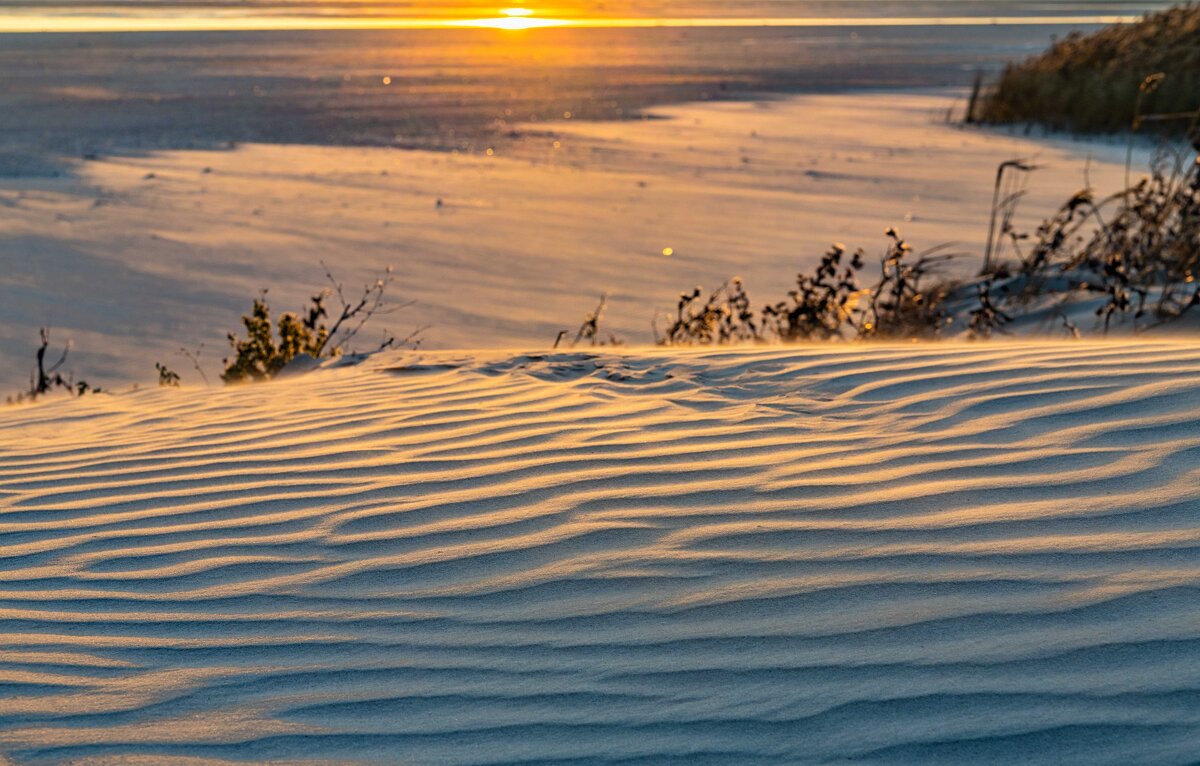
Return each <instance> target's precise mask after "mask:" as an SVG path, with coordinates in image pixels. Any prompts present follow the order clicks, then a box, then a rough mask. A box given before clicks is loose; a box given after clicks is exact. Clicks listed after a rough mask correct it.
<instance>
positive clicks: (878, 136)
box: [0, 92, 1144, 390]
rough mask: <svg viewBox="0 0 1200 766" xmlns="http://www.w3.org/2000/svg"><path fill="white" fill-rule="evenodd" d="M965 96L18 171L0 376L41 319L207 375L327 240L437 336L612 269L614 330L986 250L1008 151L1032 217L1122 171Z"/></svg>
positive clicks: (541, 334) (508, 323)
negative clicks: (1024, 177) (182, 351)
mask: <svg viewBox="0 0 1200 766" xmlns="http://www.w3.org/2000/svg"><path fill="white" fill-rule="evenodd" d="M955 103H956V101H955V95H954V94H947V93H946V92H937V93H895V92H891V93H888V92H880V93H865V94H852V95H809V96H802V97H796V98H792V99H786V100H774V101H763V102H759V103H747V102H729V103H717V104H700V105H689V106H677V107H662V108H659V109H656V110H655V114H656V115H657V116H658V117H661V118H664V119H654V120H646V121H642V122H622V123H605V122H584V121H579V120H576V119H571V120H565V121H560V122H558V123H555V124H552V125H547V124H540V125H538V126H528V125H526V126H521V127H520V132H519V136H518V137H517V138H515V139H512V140H511V141H507V142H506V143H504V144H503V145H500V144H498V145H497V148H496V151H495V153H494V156H491V157H489V156H486V155H485V154H475V155H466V154H461V155H450V154H446V153H438V152H426V151H396V150H394V149H382V148H345V147H312V146H266V145H256V146H247V147H242V148H240V149H238V150H237V151H232V152H230V151H224V152H217V151H212V152H192V151H188V152H168V153H161V154H152V155H149V156H144V157H108V158H102V159H101V160H98V161H90V162H85V163H83V164H81V165H80V166H79V168H78V178H76V179H57V180H55V179H51V180H40V179H17V180H16V181H11V182H6V183H5V184H0V263H4V264H12V268H11V269H10V270H9V273H8V274H7V275H5V276H0V357H3V358H4V359H5V360H6V361H7V362H8V364H6V365H0V390H5V389H7V390H15V389H16V388H18V387H19V386H21V385H22V384H23V383H25V382H26V381H27V380H28V366H27V365H28V364H29V363H31V362H32V355H33V344H34V343H35V341H36V339H37V329H38V327H40V326H43V325H50V326H53V327H54V328H56V332H57V334H58V335H57V337H58V338H59V339H60V340H65V339H67V338H73V339H74V340H75V349H74V351H73V352H72V354H73V356H72V359H73V362H72V364H73V366H74V371H75V372H76V373H77V374H78V375H79V376H81V377H84V378H86V379H88V380H89V381H91V382H92V383H94V384H99V385H104V386H112V385H117V384H120V383H125V382H134V381H141V382H145V381H147V380H152V379H153V376H154V364H155V362H165V363H167V364H168V365H169V366H171V367H174V368H176V369H178V370H179V371H180V372H182V373H184V374H185V376H186V375H190V374H191V373H189V371H188V370H189V369H190V366H191V365H190V363H188V362H187V361H186V360H184V359H182V358H181V357H180V356H179V354H178V351H179V348H180V346H187V347H188V348H191V349H195V348H196V347H197V346H198V345H199V344H201V343H204V344H206V346H205V352H204V354H203V355H202V360H203V362H204V363H205V364H206V365H207V366H208V369H209V373H210V375H211V374H213V373H215V371H216V368H217V365H218V364H219V361H220V358H221V356H222V354H223V353H224V351H225V349H226V348H227V344H226V342H225V333H226V332H228V331H230V330H233V329H235V328H236V327H238V324H239V322H238V320H239V317H240V316H241V314H242V313H243V312H245V311H246V310H247V309H248V308H249V303H250V299H251V298H252V296H254V295H255V294H256V293H257V292H258V290H260V289H261V288H263V287H270V288H271V297H272V299H273V302H274V304H275V306H276V307H277V308H278V309H280V310H285V309H286V310H296V309H298V308H299V307H300V305H301V304H302V303H304V302H305V301H306V300H307V298H308V296H310V295H312V292H313V290H314V289H316V288H318V287H319V286H320V285H321V284H322V282H323V279H324V277H323V272H322V269H321V267H320V261H321V260H325V261H327V262H328V263H329V264H330V265H331V266H332V267H333V268H334V269H335V270H336V272H337V273H338V274H339V275H340V276H342V278H344V279H346V280H347V281H348V282H350V283H358V282H360V281H361V280H367V279H373V278H374V275H375V273H376V272H377V271H378V270H381V269H383V268H384V267H386V266H388V265H392V266H395V267H396V269H397V271H398V274H399V275H400V283H399V290H400V292H402V293H403V294H404V296H405V297H407V298H415V299H418V300H419V306H418V307H417V308H416V309H414V310H413V311H410V312H406V313H403V314H401V315H398V316H396V317H394V318H390V319H389V322H390V323H391V324H392V327H391V329H392V330H394V331H395V332H397V333H399V334H407V332H408V331H409V330H411V329H412V328H413V327H414V326H417V325H430V326H431V327H430V329H429V331H428V332H427V333H426V334H425V339H426V345H427V346H432V347H442V348H479V347H483V348H513V347H517V348H534V347H538V346H549V345H551V344H552V343H553V341H554V338H555V336H556V335H557V334H558V332H559V331H560V330H562V329H564V328H567V327H574V326H577V325H578V323H579V322H580V321H581V320H582V319H583V317H584V315H585V314H586V313H587V312H588V311H590V310H591V309H592V308H593V307H594V306H595V304H596V301H597V299H598V297H599V294H600V293H601V292H607V293H608V294H609V296H610V300H609V309H608V312H607V314H606V319H605V324H606V327H607V329H609V330H612V331H614V332H616V333H618V334H620V335H622V336H624V337H625V338H627V339H628V340H629V341H630V342H635V343H638V342H641V343H646V342H649V341H650V322H651V319H652V318H653V316H654V314H655V312H656V310H664V311H669V310H673V307H674V302H675V300H676V296H677V295H678V294H679V291H680V290H684V289H690V288H691V287H692V286H693V285H697V284H704V285H707V286H710V287H713V286H716V285H717V284H720V282H722V281H724V280H726V279H728V278H729V277H731V276H733V275H740V276H742V277H743V278H744V279H745V280H746V283H747V285H748V286H749V289H750V294H751V297H752V298H753V300H754V302H755V303H756V304H766V303H767V302H769V301H775V300H779V299H782V298H783V297H784V295H785V294H786V291H787V290H788V289H789V288H790V287H791V286H792V285H794V280H795V274H796V272H797V271H798V270H800V269H802V268H803V269H811V267H812V266H813V265H814V264H815V263H816V262H817V261H818V260H819V258H820V256H821V254H822V253H824V252H825V251H826V249H827V248H828V247H829V244H830V243H831V242H834V241H840V242H845V243H846V244H848V245H850V246H852V247H853V246H862V247H865V248H867V249H868V252H869V253H871V255H872V256H874V255H875V254H876V253H878V252H881V251H882V249H883V232H884V230H885V229H886V228H887V227H889V226H899V227H901V230H902V232H903V233H904V235H905V236H906V237H907V238H908V239H909V241H910V242H912V243H913V244H914V245H916V246H918V247H930V246H933V245H935V244H940V243H944V242H958V243H961V244H962V246H963V249H964V250H965V251H968V252H972V253H974V254H976V256H977V257H978V254H980V253H981V252H982V250H983V240H984V239H985V238H986V235H987V223H988V214H989V211H990V207H991V196H992V182H993V178H994V176H995V172H996V171H995V169H996V165H997V164H999V163H1000V162H1002V161H1004V160H1007V159H1011V158H1013V157H1028V158H1033V159H1034V160H1035V161H1036V162H1037V163H1038V164H1039V165H1041V166H1042V169H1041V170H1039V171H1038V172H1037V173H1036V174H1035V176H1034V178H1033V180H1032V181H1031V188H1030V195H1029V198H1028V199H1027V200H1026V202H1025V205H1024V208H1023V211H1024V215H1023V216H1021V217H1019V218H1018V225H1020V226H1022V227H1023V228H1024V229H1026V230H1030V229H1032V228H1033V227H1035V226H1036V225H1037V223H1039V222H1040V221H1041V219H1042V216H1044V215H1046V214H1047V213H1048V212H1049V211H1052V210H1054V209H1056V208H1057V206H1058V205H1059V204H1061V203H1062V201H1063V200H1065V199H1067V198H1069V197H1070V196H1071V195H1072V194H1073V193H1075V192H1076V191H1077V190H1078V189H1079V188H1081V187H1082V186H1084V185H1085V181H1086V180H1087V179H1090V181H1091V183H1092V184H1094V185H1095V186H1096V188H1097V189H1102V190H1111V189H1117V188H1120V184H1121V182H1122V180H1123V176H1124V149H1123V147H1121V146H1116V145H1105V144H1097V143H1094V142H1093V143H1071V142H1067V141H1043V140H1036V139H1032V138H1028V137H1024V136H1010V135H1005V134H999V133H994V132H988V131H979V130H963V129H960V128H958V127H956V126H954V125H950V124H947V123H946V114H947V111H948V110H949V109H951V108H952V107H953V106H954V105H955ZM958 104H959V106H961V105H962V104H961V101H959V102H958ZM884 125H886V126H887V129H886V130H881V129H880V127H881V126H884ZM556 144H557V148H555V147H556ZM1143 159H1144V157H1141V156H1139V158H1138V159H1137V162H1138V163H1139V167H1140V166H1141V163H1142V161H1143ZM439 199H441V200H442V202H443V204H442V205H441V206H438V205H437V201H438V200H439ZM667 247H670V248H671V249H672V250H673V252H674V255H673V256H671V257H669V258H666V257H663V255H662V252H663V249H664V248H667ZM965 268H966V270H967V271H970V270H972V269H974V268H975V264H974V263H967V264H966V265H965ZM1081 328H1082V329H1083V330H1084V331H1085V332H1089V331H1091V330H1092V326H1091V324H1087V325H1081ZM375 339H376V338H375V336H372V337H371V338H369V339H368V340H367V341H366V342H367V344H368V345H369V344H370V343H371V342H374V341H375ZM193 382H198V380H196V379H195V377H193Z"/></svg>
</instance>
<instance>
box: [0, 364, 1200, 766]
mask: <svg viewBox="0 0 1200 766" xmlns="http://www.w3.org/2000/svg"><path fill="white" fill-rule="evenodd" d="M1198 373H1200V349H1197V348H1196V347H1195V345H1194V344H1184V343H1177V342H1166V341H1163V342H1138V343H1136V344H1134V343H1129V342H1126V343H1070V344H1068V343H1059V344H1052V343H1013V344H987V345H982V344H981V345H959V344H944V345H904V346H870V347H868V346H844V347H812V348H770V349H728V350H698V351H678V350H629V351H621V352H609V351H601V352H597V353H581V352H570V353H558V354H544V355H531V354H524V355H521V354H511V353H502V352H493V353H472V354H467V353H452V352H427V353H422V354H420V355H419V356H415V355H396V356H390V357H387V356H385V357H376V358H373V359H371V360H368V361H366V362H365V363H363V364H361V365H359V366H357V367H339V368H331V369H323V370H319V371H316V372H314V373H311V374H308V375H305V376H303V377H291V378H288V379H284V380H280V381H277V382H274V383H270V384H265V385H260V386H253V387H246V388H227V389H220V390H200V389H183V390H155V391H139V392H134V393H129V394H123V395H114V396H107V395H101V396H88V397H84V398H82V399H78V400H70V401H59V402H54V403H47V404H44V405H37V406H22V407H12V408H5V409H0V428H2V429H3V431H4V433H5V435H6V439H5V443H4V444H3V445H0V554H2V555H3V556H4V557H5V560H6V565H5V567H4V571H3V572H2V573H0V593H2V595H0V601H2V603H0V609H2V610H3V616H2V617H0V619H2V621H3V624H2V625H0V634H2V635H0V646H2V647H3V648H2V649H0V678H2V679H3V681H2V683H3V685H4V694H3V695H2V696H0V752H4V753H6V754H7V755H8V756H9V757H11V758H12V759H13V760H14V761H16V762H21V763H25V762H28V763H56V762H60V761H63V760H67V759H78V762H82V763H114V762H116V763H150V762H154V763H159V762H165V761H168V760H170V759H176V760H177V761H178V762H180V763H210V762H219V761H224V760H251V761H264V760H272V759H273V760H277V761H280V762H312V761H314V760H315V761H319V762H329V761H338V762H342V761H365V762H380V763H384V762H386V763H396V762H412V763H480V764H482V763H500V762H513V761H521V762H530V763H550V762H566V761H570V762H576V763H613V762H626V761H632V762H654V763H662V762H679V763H689V764H690V763H738V764H750V763H766V762H772V763H777V762H781V761H786V762H824V761H830V760H834V759H839V758H849V759H852V760H858V761H863V762H872V763H884V762H886V763H903V762H921V763H939V762H944V763H967V762H978V761H985V760H986V761H990V762H1012V759H1011V756H1015V755H1018V754H1019V755H1021V756H1023V757H1024V761H1023V762H1030V761H1036V762H1054V763H1087V764H1098V763H1141V762H1157V763H1169V762H1186V761H1188V760H1190V759H1191V758H1193V757H1194V755H1195V743H1196V741H1197V738H1198V737H1200V712H1198V711H1200V706H1198V705H1197V703H1196V700H1197V695H1198V694H1200V670H1198V668H1200V662H1197V660H1198V659H1200V644H1198V643H1197V635H1200V607H1198V606H1197V604H1200V601H1198V599H1197V586H1198V584H1200V558H1198V557H1197V552H1198V551H1200V531H1198V525H1197V521H1198V519H1197V509H1198V508H1200V483H1198V481H1197V479H1198V478H1200V477H1198V471H1197V467H1196V466H1197V463H1196V455H1197V451H1198V450H1200V426H1197V425H1196V421H1195V418H1194V417H1192V415H1193V412H1194V411H1195V408H1196V406H1197V405H1198V404H1200V374H1198ZM139 759H140V760H139Z"/></svg>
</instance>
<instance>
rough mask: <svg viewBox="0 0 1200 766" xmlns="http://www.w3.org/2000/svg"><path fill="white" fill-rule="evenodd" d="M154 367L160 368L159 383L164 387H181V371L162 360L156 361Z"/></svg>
mask: <svg viewBox="0 0 1200 766" xmlns="http://www.w3.org/2000/svg"><path fill="white" fill-rule="evenodd" d="M154 369H156V370H158V385H159V386H160V387H162V388H179V373H177V372H175V371H174V370H172V369H170V368H169V367H167V366H166V365H165V364H163V363H162V362H155V364H154Z"/></svg>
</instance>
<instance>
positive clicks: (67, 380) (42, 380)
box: [6, 327, 100, 404]
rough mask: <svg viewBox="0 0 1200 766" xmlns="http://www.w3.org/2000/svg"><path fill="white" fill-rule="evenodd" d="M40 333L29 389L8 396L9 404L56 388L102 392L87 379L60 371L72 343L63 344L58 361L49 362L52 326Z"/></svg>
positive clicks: (37, 396) (75, 391) (33, 397)
mask: <svg viewBox="0 0 1200 766" xmlns="http://www.w3.org/2000/svg"><path fill="white" fill-rule="evenodd" d="M38 335H39V337H40V340H41V344H40V345H39V346H38V349H37V352H36V353H35V354H34V358H35V360H36V365H35V367H34V369H33V373H32V374H31V375H30V376H29V389H28V390H27V391H21V392H18V393H17V394H15V395H13V396H9V397H7V399H6V401H7V402H8V403H9V404H18V403H20V402H24V401H31V402H32V401H37V399H38V398H39V397H41V396H44V395H46V394H48V393H50V392H51V391H54V390H63V391H67V392H68V393H70V394H73V395H74V396H83V395H84V394H86V393H100V389H99V388H95V387H93V386H91V385H89V384H88V382H87V381H86V380H78V381H77V380H75V378H74V376H73V375H71V374H70V373H67V374H63V373H62V372H60V370H61V369H62V367H63V365H64V364H66V362H67V355H68V354H69V353H70V352H71V344H70V343H69V342H68V343H67V344H66V345H65V346H63V350H62V353H61V354H60V355H59V357H58V360H57V361H55V362H53V363H47V361H46V352H47V351H49V349H50V328H49V327H43V328H41V330H39V332H38Z"/></svg>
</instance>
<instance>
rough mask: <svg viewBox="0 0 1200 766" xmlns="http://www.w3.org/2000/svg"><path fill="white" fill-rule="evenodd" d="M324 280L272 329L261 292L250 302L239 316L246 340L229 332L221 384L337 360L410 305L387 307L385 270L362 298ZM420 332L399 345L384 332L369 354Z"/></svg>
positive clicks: (388, 282)
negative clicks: (380, 318)
mask: <svg viewBox="0 0 1200 766" xmlns="http://www.w3.org/2000/svg"><path fill="white" fill-rule="evenodd" d="M325 277H326V279H327V280H328V281H329V284H330V287H328V288H326V289H325V290H322V291H321V292H320V293H318V294H317V295H314V296H313V297H312V299H311V300H310V302H309V305H308V306H307V307H305V309H304V310H303V312H302V313H301V314H294V313H292V312H285V313H282V314H280V315H279V318H278V320H276V321H275V322H274V326H273V323H272V320H271V307H270V305H269V304H268V303H267V291H266V290H263V291H262V293H260V294H259V296H258V297H257V298H255V299H254V304H253V306H252V307H251V310H250V313H249V314H247V315H245V316H243V317H242V324H243V325H244V326H245V330H246V336H245V337H244V338H239V337H237V336H236V335H235V334H233V333H230V334H229V336H228V337H229V344H230V346H232V347H233V351H234V355H233V357H232V358H231V359H230V358H227V359H226V360H225V371H224V372H223V373H222V374H221V379H222V380H224V381H225V382H226V383H240V382H244V381H251V380H265V379H267V378H273V377H275V376H276V375H277V374H279V372H280V371H281V370H283V368H284V367H286V366H287V365H288V364H289V363H290V362H291V361H292V360H293V359H295V358H296V357H299V356H309V357H311V358H313V359H324V358H333V357H338V356H341V355H342V354H343V353H344V352H345V351H346V350H347V349H348V348H349V346H350V343H351V342H352V341H353V340H354V339H355V338H356V337H357V336H358V334H359V332H360V331H361V330H362V329H363V327H364V326H365V325H366V324H367V322H369V321H370V320H371V319H372V318H374V317H375V316H376V315H381V314H389V313H392V312H395V311H397V310H399V309H401V308H404V307H405V306H407V305H411V304H402V305H392V304H389V303H388V302H387V299H386V294H387V290H388V287H389V286H390V285H391V284H392V281H393V279H394V277H393V274H392V269H391V268H388V269H387V271H386V272H384V274H382V275H381V276H380V277H379V278H377V279H376V280H375V281H374V282H373V283H370V284H367V285H365V286H364V287H363V289H362V293H361V294H360V295H359V296H358V297H357V298H356V299H353V300H350V299H347V297H346V293H345V288H344V286H343V285H342V283H341V282H339V281H338V280H336V279H335V278H334V276H333V274H332V273H331V272H330V271H329V269H328V268H326V269H325ZM332 301H336V303H337V306H336V308H335V311H336V314H335V315H334V319H333V320H332V321H331V322H328V321H327V320H329V317H330V314H329V306H330V303H331V302H332ZM422 329H423V328H422ZM421 331H422V330H421V329H419V330H417V331H415V332H414V333H412V334H411V335H409V336H408V337H407V338H404V339H401V340H397V339H396V337H395V336H394V335H391V334H390V333H385V334H384V336H383V339H382V341H381V342H380V343H379V345H378V346H377V348H376V349H375V350H377V351H382V350H384V349H387V348H391V347H393V346H396V345H397V344H401V345H403V344H407V343H412V342H414V341H415V340H416V337H417V336H418V335H419V334H420V332H421Z"/></svg>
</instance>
